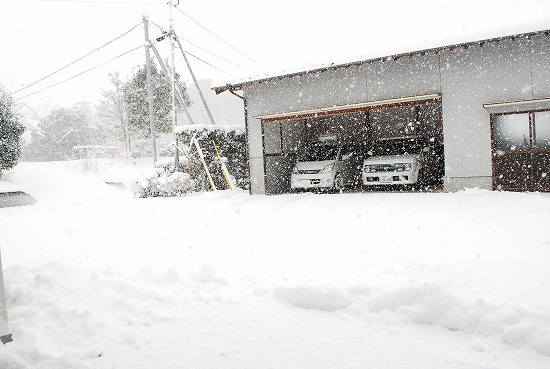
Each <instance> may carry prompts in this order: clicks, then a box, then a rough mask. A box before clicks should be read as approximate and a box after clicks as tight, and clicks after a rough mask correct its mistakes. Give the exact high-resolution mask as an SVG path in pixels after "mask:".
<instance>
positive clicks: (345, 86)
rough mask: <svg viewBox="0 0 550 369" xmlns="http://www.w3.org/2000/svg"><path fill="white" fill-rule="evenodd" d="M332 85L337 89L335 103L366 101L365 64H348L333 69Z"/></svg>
mask: <svg viewBox="0 0 550 369" xmlns="http://www.w3.org/2000/svg"><path fill="white" fill-rule="evenodd" d="M334 85H335V88H336V91H337V96H336V101H335V102H334V104H336V105H345V104H354V103H360V102H365V101H367V76H366V66H364V65H360V66H356V65H355V66H350V67H347V68H339V69H337V70H335V71H334Z"/></svg>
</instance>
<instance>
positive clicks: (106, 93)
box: [98, 72, 134, 158]
mask: <svg viewBox="0 0 550 369" xmlns="http://www.w3.org/2000/svg"><path fill="white" fill-rule="evenodd" d="M109 81H110V82H111V84H112V85H113V89H112V90H101V95H102V96H103V100H101V101H100V102H99V109H98V115H99V116H100V117H101V118H103V119H105V120H108V121H109V122H110V123H111V124H112V125H111V126H110V127H112V128H113V130H114V132H115V135H116V137H117V139H118V140H120V141H124V149H125V151H126V158H130V156H131V144H132V138H133V136H134V132H133V130H132V129H131V127H130V125H129V120H128V107H127V105H126V101H125V99H124V90H123V87H124V83H123V82H122V81H121V80H120V74H119V73H118V72H115V73H109Z"/></svg>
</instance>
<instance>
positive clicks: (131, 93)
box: [124, 61, 191, 138]
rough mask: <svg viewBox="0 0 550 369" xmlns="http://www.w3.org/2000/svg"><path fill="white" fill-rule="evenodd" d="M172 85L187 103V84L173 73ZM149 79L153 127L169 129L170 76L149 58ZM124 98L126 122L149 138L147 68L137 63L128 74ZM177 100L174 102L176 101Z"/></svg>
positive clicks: (163, 131)
mask: <svg viewBox="0 0 550 369" xmlns="http://www.w3.org/2000/svg"><path fill="white" fill-rule="evenodd" d="M175 79H176V87H177V88H178V89H179V90H180V92H181V94H182V96H183V98H184V100H185V103H186V105H187V106H190V105H191V101H190V99H189V96H188V95H187V88H186V86H185V84H184V83H183V82H180V81H179V74H177V73H176V78H175ZM151 80H152V87H153V111H154V119H155V129H156V132H157V133H170V132H172V129H173V124H172V120H171V111H172V87H171V85H170V77H169V76H166V75H165V74H164V72H159V71H158V69H157V67H156V65H155V63H154V62H153V61H151ZM124 100H125V102H126V107H127V109H128V116H127V119H128V124H129V126H130V128H131V129H132V130H136V131H137V132H139V133H140V135H141V136H142V137H145V138H150V136H151V130H150V125H149V103H148V99H147V70H146V67H145V66H141V67H140V68H138V70H137V71H136V72H135V73H134V75H133V76H132V78H131V79H130V80H129V81H128V82H127V83H126V84H125V85H124ZM176 104H177V102H176Z"/></svg>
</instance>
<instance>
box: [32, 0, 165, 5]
mask: <svg viewBox="0 0 550 369" xmlns="http://www.w3.org/2000/svg"><path fill="white" fill-rule="evenodd" d="M27 1H36V2H39V3H45V2H64V3H97V4H151V5H165V4H164V3H163V2H160V3H155V2H150V1H108V0H27Z"/></svg>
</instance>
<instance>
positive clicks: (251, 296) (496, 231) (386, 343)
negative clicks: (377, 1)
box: [0, 162, 550, 369]
mask: <svg viewBox="0 0 550 369" xmlns="http://www.w3.org/2000/svg"><path fill="white" fill-rule="evenodd" d="M127 169H128V172H127V173H126V174H124V172H123V170H125V169H124V167H123V166H122V165H121V164H120V163H109V162H104V163H102V164H101V165H99V166H98V170H97V171H91V172H83V171H82V167H81V166H80V164H79V163H77V162H67V163H64V162H58V163H33V164H31V163H21V164H20V165H19V166H17V167H16V168H15V169H14V171H13V172H12V173H11V174H10V177H9V178H10V181H12V182H14V183H21V184H28V185H31V186H32V195H33V197H35V198H36V200H37V202H36V204H35V205H31V206H23V207H13V208H2V209H0V229H1V231H0V244H1V247H2V261H3V264H4V277H5V284H6V286H5V287H6V294H7V306H8V314H9V318H10V327H11V330H12V332H13V338H14V342H12V343H9V344H7V345H5V346H2V347H0V368H2V369H4V368H6V369H19V368H39V369H59V368H63V369H77V368H78V369H81V368H84V369H85V368H117V369H119V368H121V369H126V368H128V369H136V368H148V369H149V368H163V369H167V368H239V369H242V368H255V369H256V368H281V369H283V368H284V369H288V368H315V369H324V368H327V369H328V368H331V369H333V368H384V369H401V368H403V369H430V368H433V369H445V368H450V369H458V368H469V369H471V368H506V369H514V368H517V369H525V368H529V369H547V368H550V299H549V296H550V267H549V265H550V232H549V229H550V228H549V224H550V194H538V193H532V194H514V193H496V192H489V191H481V190H468V191H463V192H459V193H449V194H445V193H431V194H404V193H365V194H360V193H356V194H338V195H335V194H329V195H314V194H292V195H280V196H250V195H248V193H246V192H244V191H236V192H234V193H231V192H228V191H222V192H218V193H204V194H193V195H189V196H186V197H181V198H156V199H134V198H132V196H131V195H130V193H129V192H128V191H127V190H126V189H125V188H124V187H123V186H117V185H112V184H106V183H105V181H107V182H118V181H123V180H122V179H123V177H124V178H128V177H132V176H135V175H136V172H139V170H138V169H139V166H137V167H130V168H127ZM116 176H119V178H116V179H113V178H114V177H116ZM130 182H131V181H128V183H130Z"/></svg>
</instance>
